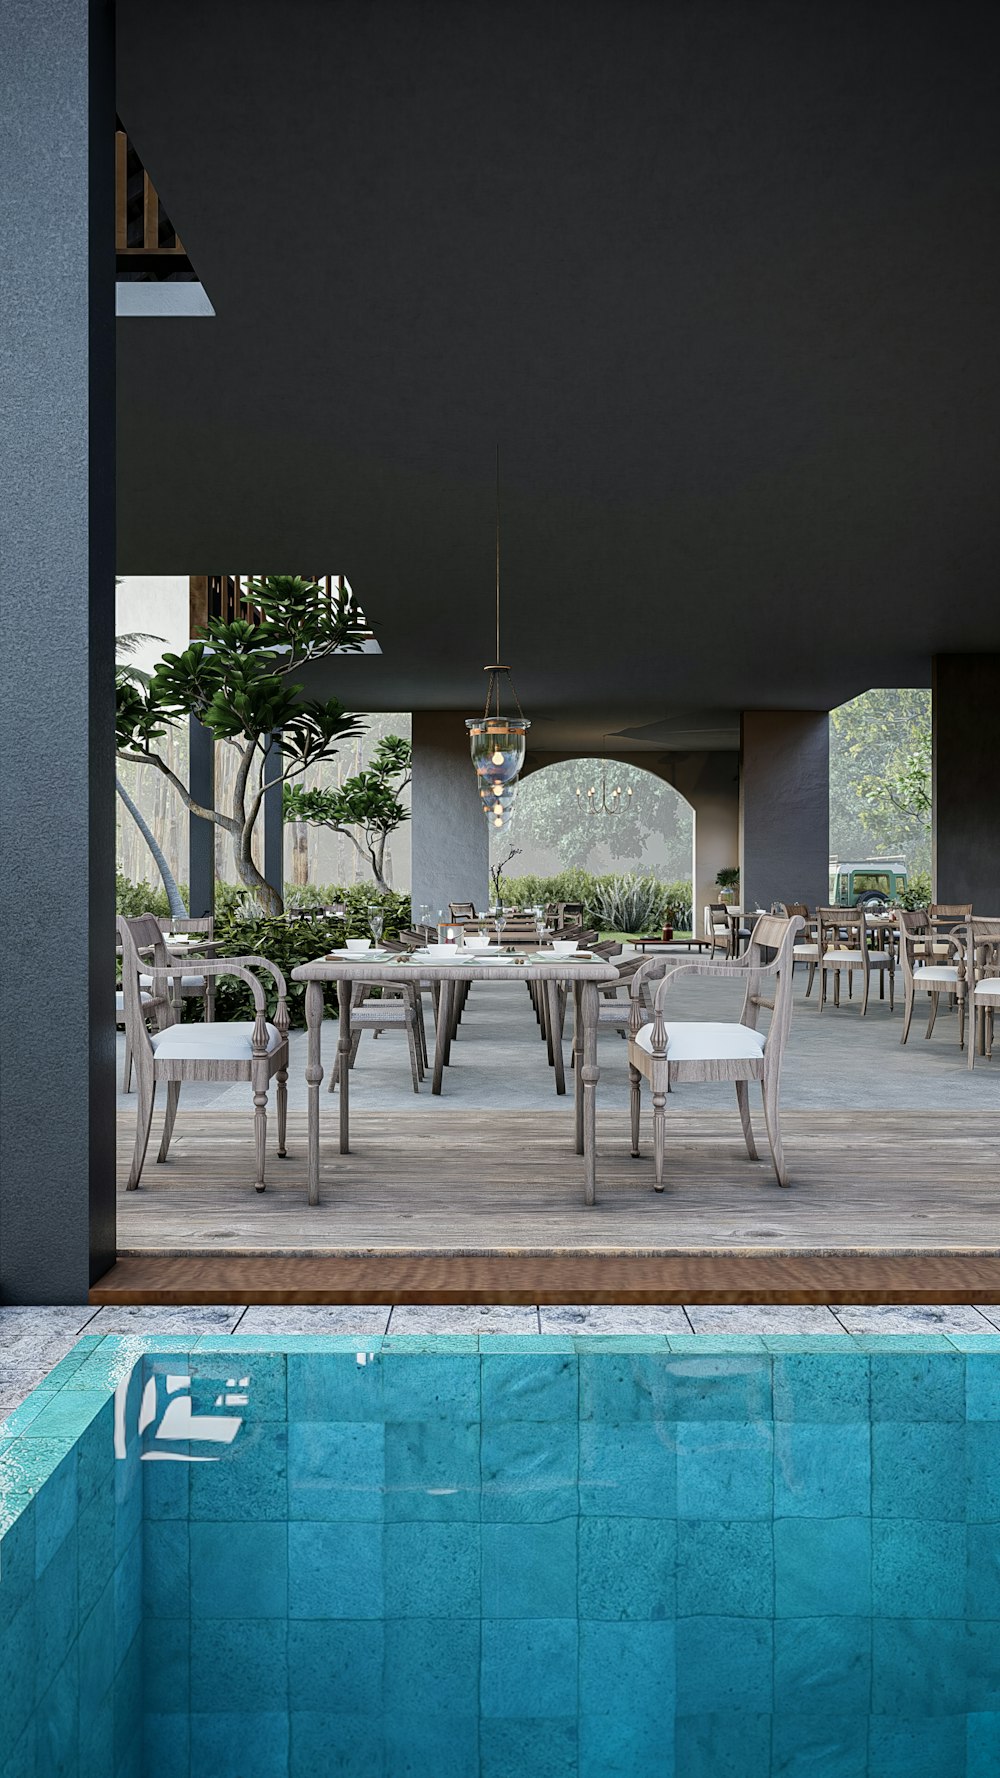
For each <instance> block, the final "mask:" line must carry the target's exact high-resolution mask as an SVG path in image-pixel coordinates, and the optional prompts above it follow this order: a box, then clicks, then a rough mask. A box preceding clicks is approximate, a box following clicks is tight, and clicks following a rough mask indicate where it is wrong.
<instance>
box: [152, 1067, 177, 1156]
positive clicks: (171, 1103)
mask: <svg viewBox="0 0 1000 1778" xmlns="http://www.w3.org/2000/svg"><path fill="white" fill-rule="evenodd" d="M180 1096H181V1083H180V1081H179V1080H168V1081H167V1109H166V1111H165V1112H164V1115H163V1134H162V1136H161V1137H160V1152H159V1154H158V1155H157V1157H156V1158H157V1160H158V1161H165V1160H166V1158H167V1154H168V1151H169V1148H170V1138H171V1136H172V1135H173V1133H174V1119H175V1117H176V1116H177V1101H178V1099H179V1098H180Z"/></svg>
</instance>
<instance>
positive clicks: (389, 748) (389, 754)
mask: <svg viewBox="0 0 1000 1778" xmlns="http://www.w3.org/2000/svg"><path fill="white" fill-rule="evenodd" d="M412 758H413V755H412V750H411V747H410V743H409V741H404V740H403V738H402V737H401V736H400V735H386V736H385V738H384V739H383V740H381V741H380V742H379V744H378V746H377V747H376V749H375V752H374V753H373V754H372V758H371V763H370V765H369V766H368V768H367V769H366V770H365V771H363V772H357V773H355V775H354V777H353V778H345V780H344V782H343V784H341V785H340V786H339V787H338V788H336V789H330V790H322V789H321V790H306V789H305V787H304V786H303V785H301V784H286V785H285V789H284V814H285V820H286V821H306V822H309V823H311V824H312V825H313V826H314V827H327V828H329V829H330V830H331V831H332V832H333V833H340V834H343V835H344V836H345V838H347V839H348V840H350V842H351V845H352V846H354V847H355V848H356V849H357V851H358V852H359V853H360V854H361V856H362V857H363V858H365V859H366V860H367V863H368V865H369V867H370V869H371V873H372V876H373V877H374V879H375V882H376V884H377V886H378V888H379V889H388V887H389V885H388V883H387V882H386V880H385V875H384V866H385V848H386V842H387V840H388V838H389V835H390V834H393V833H395V832H396V829H397V828H398V827H401V826H402V825H403V822H404V821H409V819H410V811H409V809H408V808H407V807H406V806H405V804H404V803H402V802H401V801H400V797H401V796H402V793H403V791H404V790H405V789H406V787H407V785H408V784H409V782H410V772H411V765H412Z"/></svg>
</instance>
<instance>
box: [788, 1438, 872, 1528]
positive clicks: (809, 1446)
mask: <svg viewBox="0 0 1000 1778" xmlns="http://www.w3.org/2000/svg"><path fill="white" fill-rule="evenodd" d="M834 1452H835V1453H836V1458H835V1460H834V1459H832V1453H834ZM871 1488H872V1476H871V1428H870V1427H869V1425H868V1424H867V1422H865V1423H861V1424H858V1425H853V1424H852V1423H850V1422H847V1423H845V1424H837V1423H836V1422H823V1421H820V1420H796V1421H787V1420H779V1421H778V1422H777V1423H776V1425H775V1428H774V1512H775V1516H776V1517H777V1518H809V1519H831V1518H853V1517H859V1516H863V1515H864V1514H866V1513H867V1512H868V1511H869V1510H870V1507H871V1497H872V1496H871Z"/></svg>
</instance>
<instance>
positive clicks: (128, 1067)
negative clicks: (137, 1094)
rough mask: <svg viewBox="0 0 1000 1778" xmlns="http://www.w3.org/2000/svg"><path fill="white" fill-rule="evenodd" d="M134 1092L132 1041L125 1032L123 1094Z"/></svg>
mask: <svg viewBox="0 0 1000 1778" xmlns="http://www.w3.org/2000/svg"><path fill="white" fill-rule="evenodd" d="M131 1091H132V1039H131V1038H130V1037H129V1034H128V1031H127V1030H126V1032H125V1065H124V1067H123V1069H122V1092H123V1093H130V1092H131Z"/></svg>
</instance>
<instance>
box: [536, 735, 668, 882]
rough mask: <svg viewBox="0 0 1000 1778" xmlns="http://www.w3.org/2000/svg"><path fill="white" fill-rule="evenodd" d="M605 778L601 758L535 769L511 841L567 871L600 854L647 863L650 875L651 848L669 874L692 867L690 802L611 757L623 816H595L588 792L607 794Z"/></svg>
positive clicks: (610, 773)
mask: <svg viewBox="0 0 1000 1778" xmlns="http://www.w3.org/2000/svg"><path fill="white" fill-rule="evenodd" d="M601 774H602V762H601V761H600V760H599V759H577V760H560V761H558V762H557V763H556V764H555V765H551V766H546V767H545V768H544V769H543V770H541V771H537V772H530V773H529V774H528V775H527V777H525V778H524V779H522V781H521V785H520V788H519V789H518V793H517V802H516V803H515V805H514V811H513V814H512V815H511V818H510V822H509V825H508V828H507V830H506V834H505V838H506V837H507V836H509V838H510V839H511V840H513V841H514V843H515V844H516V845H518V846H519V847H521V848H522V850H523V851H524V852H525V854H526V856H530V857H531V858H533V859H537V858H539V855H540V856H541V859H542V860H547V859H548V858H550V857H552V855H553V854H554V855H555V857H554V860H553V862H555V863H558V864H562V865H563V866H565V867H567V868H568V867H570V866H573V865H578V864H584V863H585V862H587V861H590V860H592V859H593V857H594V855H595V854H596V855H597V857H599V858H600V859H601V860H602V861H603V859H604V857H605V856H607V857H609V858H610V859H611V860H619V859H620V860H621V861H622V862H623V863H627V864H628V865H631V866H633V867H634V866H637V865H639V866H640V868H641V870H642V872H643V874H645V873H646V872H648V871H650V869H651V865H650V864H649V863H647V862H646V859H647V858H648V857H649V856H650V846H651V845H652V846H653V847H655V856H656V858H657V860H659V859H662V861H663V864H662V868H663V869H664V870H676V869H677V867H678V865H681V866H682V868H683V867H685V866H689V864H690V859H691V821H692V812H691V809H690V808H689V807H688V805H687V804H686V803H685V801H684V799H683V797H681V796H680V795H679V794H678V793H677V792H676V791H675V790H673V789H672V788H671V786H670V785H668V784H667V783H665V782H664V781H663V780H661V779H658V778H657V777H655V776H653V775H651V774H650V773H649V772H645V771H643V770H641V769H640V768H639V767H638V766H634V765H628V764H626V763H625V762H624V761H619V760H609V761H608V762H607V791H608V796H609V798H610V796H611V793H612V792H613V791H614V790H615V788H616V787H617V788H619V789H620V790H621V791H622V796H621V799H620V804H619V807H618V811H617V813H616V814H614V815H607V816H606V815H591V814H589V813H588V810H587V802H588V800H589V799H588V798H587V794H586V793H587V791H588V789H589V788H590V787H591V785H593V786H595V788H596V790H597V793H598V797H600V791H601V783H602V776H601ZM578 789H579V790H581V791H582V792H583V794H582V796H580V797H578V796H577V794H576V793H577V790H578ZM629 790H631V792H632V795H631V796H629V795H628V792H629ZM640 861H642V862H641V865H640Z"/></svg>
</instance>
